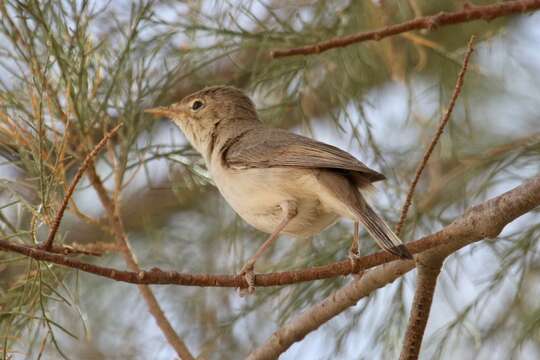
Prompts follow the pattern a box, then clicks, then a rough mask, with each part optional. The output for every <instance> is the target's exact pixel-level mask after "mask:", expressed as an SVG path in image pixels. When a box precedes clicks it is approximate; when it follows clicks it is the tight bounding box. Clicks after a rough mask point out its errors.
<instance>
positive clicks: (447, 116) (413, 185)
mask: <svg viewBox="0 0 540 360" xmlns="http://www.w3.org/2000/svg"><path fill="white" fill-rule="evenodd" d="M473 42H474V36H472V37H471V39H470V40H469V45H468V47H467V53H466V54H465V59H464V60H463V66H462V67H461V70H460V72H459V75H458V78H457V81H456V87H455V88H454V93H453V94H452V98H451V99H450V103H449V104H448V109H447V110H446V112H445V113H444V115H443V117H442V119H441V122H440V123H439V127H438V128H437V131H436V132H435V135H433V139H432V140H431V143H430V144H429V146H428V148H427V150H426V152H425V153H424V156H423V158H422V161H421V162H420V165H418V168H417V169H416V173H415V174H414V179H413V181H412V182H411V185H410V187H409V191H408V192H407V198H406V199H405V204H404V205H403V208H402V209H401V214H400V216H399V222H398V224H397V226H396V234H398V235H399V234H400V233H401V229H402V227H403V223H404V222H405V218H406V217H407V213H408V212H409V207H410V206H411V201H412V197H413V195H414V191H415V189H416V185H417V184H418V180H420V176H421V175H422V172H423V171H424V168H425V167H426V164H427V162H428V160H429V157H430V156H431V153H432V152H433V149H435V146H436V145H437V143H438V142H439V139H440V138H441V135H442V133H443V131H444V127H445V126H446V124H447V123H448V121H449V120H450V115H452V111H453V110H454V107H455V105H456V101H457V99H458V97H459V94H460V93H461V88H462V87H463V80H464V78H465V73H466V72H467V68H468V66H469V60H470V58H471V54H472V52H473Z"/></svg>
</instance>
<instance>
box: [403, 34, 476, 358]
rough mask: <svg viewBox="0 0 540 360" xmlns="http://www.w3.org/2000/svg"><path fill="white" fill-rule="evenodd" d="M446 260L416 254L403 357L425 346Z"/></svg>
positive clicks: (466, 62) (432, 145)
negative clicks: (434, 301)
mask: <svg viewBox="0 0 540 360" xmlns="http://www.w3.org/2000/svg"><path fill="white" fill-rule="evenodd" d="M473 42H474V36H472V37H471V39H470V40H469V45H468V47H467V52H466V54H465V59H464V60H463V66H462V67H461V70H460V72H459V75H458V79H457V81H456V87H455V89H454V93H453V94H452V98H451V99H450V104H449V105H448V109H447V110H446V112H445V114H444V116H443V118H442V120H441V122H440V124H439V128H438V129H437V132H436V133H435V135H434V137H433V140H432V141H431V143H430V144H429V147H428V149H427V151H426V153H425V154H424V157H423V159H422V162H421V163H420V165H419V166H418V169H416V174H415V176H414V180H413V181H412V183H411V186H410V188H409V192H408V193H407V199H406V200H405V204H404V205H403V209H402V211H401V215H400V218H399V223H398V226H397V228H396V232H397V233H398V234H399V233H400V231H401V229H402V226H403V223H404V222H405V218H406V216H407V212H408V210H409V207H410V205H411V200H412V196H413V194H414V190H415V188H416V185H417V184H418V180H419V179H420V175H422V171H423V170H424V168H425V166H426V164H427V162H428V160H429V157H430V156H431V153H432V152H433V149H434V148H435V145H437V142H438V141H439V139H440V137H441V135H442V132H443V130H444V127H445V125H446V124H447V123H448V120H449V119H450V115H451V114H452V110H453V109H454V106H455V104H456V101H457V98H458V97H459V94H460V92H461V88H462V86H463V80H464V78H465V73H466V72H467V68H468V65H469V59H470V57H471V54H472V52H473ZM443 260H444V257H442V258H441V257H429V256H423V255H420V256H418V257H417V258H416V262H417V265H416V266H417V278H416V291H415V293H414V300H413V305H412V308H411V315H410V316H409V324H408V325H407V331H406V332H405V340H404V342H403V347H402V350H401V355H400V360H413V359H417V358H418V355H419V354H420V347H421V346H422V339H423V338H424V332H425V330H426V325H427V321H428V319H429V312H430V310H431V304H432V303H433V295H434V294H435V287H436V286H437V278H438V277H439V273H440V272H441V267H442V265H443Z"/></svg>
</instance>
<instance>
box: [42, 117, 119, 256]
mask: <svg viewBox="0 0 540 360" xmlns="http://www.w3.org/2000/svg"><path fill="white" fill-rule="evenodd" d="M122 125H123V124H122V123H120V124H118V125H116V126H115V127H114V128H113V129H112V130H111V131H109V132H108V133H106V134H105V136H104V137H103V139H101V141H100V142H99V143H97V145H96V146H95V147H94V148H93V149H92V151H90V152H89V153H88V155H86V157H85V158H84V161H83V163H82V164H81V167H79V169H78V170H77V173H76V174H75V177H74V178H73V180H72V181H71V184H70V185H69V188H68V191H67V192H66V196H64V200H63V201H62V205H61V206H60V209H59V210H58V213H57V214H56V217H55V218H54V222H53V224H52V227H51V231H50V232H49V236H48V237H47V240H46V241H45V242H44V243H43V244H42V245H41V247H42V248H43V249H44V250H50V249H51V247H52V246H53V242H54V237H55V236H56V232H57V231H58V228H59V227H60V222H61V221H62V217H63V216H64V212H65V211H66V209H67V206H68V204H69V200H70V199H71V196H73V192H74V191H75V187H77V184H78V183H79V181H80V180H81V178H82V176H83V174H84V172H85V171H86V169H88V166H90V164H91V163H92V161H93V159H94V157H95V156H96V155H97V154H98V153H99V152H100V151H101V149H103V147H104V146H105V145H106V144H107V142H108V141H109V139H110V138H111V137H112V136H113V135H114V134H115V133H116V132H117V131H118V129H120V127H122Z"/></svg>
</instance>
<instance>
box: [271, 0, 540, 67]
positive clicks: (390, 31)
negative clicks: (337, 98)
mask: <svg viewBox="0 0 540 360" xmlns="http://www.w3.org/2000/svg"><path fill="white" fill-rule="evenodd" d="M538 9H540V0H521V1H505V2H501V3H497V4H492V5H483V6H475V5H471V4H469V3H466V5H465V6H464V7H463V9H462V10H459V11H453V12H440V13H438V14H435V15H431V16H424V17H421V18H417V19H413V20H409V21H405V22H402V23H399V24H395V25H390V26H386V27H384V28H381V29H377V30H373V31H365V32H359V33H355V34H351V35H346V36H338V37H334V38H332V39H330V40H326V41H322V42H319V43H316V44H312V45H306V46H301V47H296V48H290V49H277V50H274V51H272V52H271V56H272V57H273V58H281V57H286V56H295V55H311V54H320V53H322V52H325V51H328V50H330V49H334V48H339V47H345V46H349V45H352V44H355V43H359V42H363V41H368V40H375V41H379V40H381V39H384V38H386V37H388V36H392V35H397V34H401V33H404V32H408V31H412V30H420V29H428V30H433V29H435V28H438V27H441V26H446V25H454V24H459V23H464V22H470V21H474V20H485V21H490V20H493V19H495V18H498V17H502V16H508V15H512V14H520V13H525V12H528V11H533V10H538Z"/></svg>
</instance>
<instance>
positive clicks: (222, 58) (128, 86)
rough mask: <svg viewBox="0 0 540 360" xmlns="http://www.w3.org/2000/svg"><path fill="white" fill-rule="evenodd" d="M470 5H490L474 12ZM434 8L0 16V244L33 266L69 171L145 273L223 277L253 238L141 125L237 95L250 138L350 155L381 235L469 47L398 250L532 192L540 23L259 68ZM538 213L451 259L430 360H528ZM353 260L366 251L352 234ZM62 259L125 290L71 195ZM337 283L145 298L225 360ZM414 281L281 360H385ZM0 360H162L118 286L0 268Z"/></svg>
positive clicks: (143, 320)
mask: <svg viewBox="0 0 540 360" xmlns="http://www.w3.org/2000/svg"><path fill="white" fill-rule="evenodd" d="M473 3H474V4H476V5H482V4H489V3H495V2H494V1H473ZM464 4H465V2H464V1H461V0H445V1H424V0H406V1H383V0H380V1H375V0H373V1H339V0H336V1H323V0H318V1H317V0H306V1H294V2H289V1H279V0H267V1H263V0H258V1H248V0H246V1H244V0H236V1H232V0H231V1H210V0H208V1H205V0H202V1H166V0H155V1H101V0H94V1H84V0H77V1H68V0H60V1H46V0H44V1H37V0H35V1H30V0H28V1H12V0H6V1H4V2H2V3H1V4H0V13H1V16H0V68H1V70H0V191H1V192H0V236H1V237H2V238H3V239H10V241H14V242H20V243H25V244H32V243H36V242H38V241H43V240H44V239H45V238H46V237H47V233H48V229H49V225H50V223H51V219H52V218H54V214H55V213H56V211H57V209H58V208H59V206H60V204H61V201H62V199H63V197H64V195H65V193H66V189H67V186H68V185H69V183H70V181H71V179H72V178H73V176H74V174H75V173H76V171H77V169H78V168H79V166H80V164H81V162H82V160H83V159H84V156H85V154H86V153H88V151H90V149H92V148H93V147H94V145H95V144H96V143H97V142H98V141H99V140H100V139H101V138H102V137H103V135H104V134H105V133H106V132H107V131H108V130H110V129H111V128H112V127H114V126H115V125H116V124H118V123H119V122H123V123H124V126H123V127H122V129H121V130H120V131H119V133H118V135H117V136H115V137H114V138H113V139H112V140H111V142H110V143H109V145H108V146H107V147H106V149H105V150H104V151H103V152H102V153H101V155H100V156H99V158H98V159H97V160H96V168H97V172H98V174H99V175H100V176H101V177H102V179H103V181H104V184H105V187H106V188H107V189H108V190H109V191H111V192H113V191H114V192H115V193H116V194H118V197H116V198H115V199H114V200H115V201H117V202H118V203H119V204H120V206H121V215H122V219H123V221H124V223H125V228H126V232H127V235H128V237H129V241H130V243H131V245H132V247H133V252H134V253H135V254H136V256H137V258H138V260H139V263H140V266H141V268H145V269H149V268H151V267H159V268H161V269H164V270H176V271H183V272H192V273H234V272H237V271H238V270H239V269H240V267H241V266H242V264H243V263H244V261H245V260H246V259H247V258H248V257H249V256H250V255H251V254H252V253H253V252H254V251H255V250H256V249H257V248H258V246H259V245H260V244H261V243H262V241H263V240H264V239H265V237H266V235H264V234H262V233H260V232H258V231H257V230H255V229H253V228H252V227H250V226H249V225H247V224H246V223H244V222H243V221H242V220H241V219H239V218H238V217H237V216H236V215H235V214H234V212H233V211H232V210H231V209H230V207H229V206H228V205H227V204H226V202H225V201H224V200H223V199H222V198H221V196H220V195H219V193H218V191H217V190H216V188H214V187H213V186H212V181H211V179H209V178H208V175H207V172H206V170H205V168H204V164H203V162H202V160H201V158H200V157H199V156H198V155H197V154H196V153H195V152H194V151H193V150H192V149H191V148H190V146H189V145H188V144H187V143H186V140H185V138H184V136H183V135H182V134H181V132H180V131H179V130H178V129H177V128H176V127H175V126H174V125H173V124H172V123H171V122H170V121H168V120H166V119H161V120H159V119H158V120H156V119H153V118H150V117H149V116H147V115H145V114H144V113H143V110H144V109H145V108H147V107H151V106H154V105H165V104H170V103H172V102H175V101H179V100H180V99H181V98H182V97H184V96H185V95H188V94H189V93H191V92H193V91H196V90H199V89H201V88H203V87H204V86H209V85H215V84H228V85H234V86H237V87H240V88H242V89H244V90H245V91H246V92H247V93H248V94H249V95H250V96H251V97H252V99H253V100H254V102H255V103H256V105H257V108H258V110H259V114H260V117H261V119H262V121H263V122H265V123H267V124H268V125H269V126H274V127H282V128H287V129H290V130H291V131H294V132H296V133H299V134H303V135H307V136H310V137H313V138H316V139H317V140H321V141H325V142H328V143H330V144H333V145H336V146H338V147H340V148H342V149H345V150H347V151H349V152H351V153H352V154H354V155H355V156H357V157H358V158H359V159H361V160H362V161H363V162H365V163H366V164H368V165H369V166H370V167H373V168H375V169H377V170H379V171H381V172H382V173H384V174H385V175H386V176H387V178H388V180H387V181H385V182H383V183H378V184H377V188H378V190H379V191H378V192H377V194H376V195H375V196H374V198H373V200H372V201H373V202H374V203H375V204H376V206H377V208H378V209H380V211H381V213H382V214H383V216H384V217H385V219H387V221H388V222H389V223H390V224H395V223H396V222H397V220H398V218H399V212H400V209H401V207H402V205H403V202H404V198H405V195H406V191H407V189H408V186H409V184H410V181H411V180H412V177H413V175H414V171H415V169H416V167H417V164H418V162H419V160H420V159H421V157H422V154H423V152H424V150H425V148H426V147H427V145H428V144H429V142H430V139H431V137H432V135H433V134H434V132H435V131H436V128H437V124H438V122H439V120H440V118H441V114H442V112H443V111H444V110H445V107H446V106H447V104H448V101H449V98H450V96H451V94H452V90H453V87H454V84H455V80H456V78H457V74H458V72H459V69H460V66H461V62H462V60H463V55H464V53H465V50H466V44H467V42H468V40H469V38H470V36H471V35H476V36H477V42H476V51H475V53H474V54H473V58H472V64H471V66H470V68H469V70H468V73H467V75H466V80H465V86H464V88H463V91H462V93H461V95H460V99H459V101H458V104H457V106H456V108H455V110H454V113H453V116H452V117H451V120H450V122H449V124H448V126H447V128H446V130H445V133H444V135H443V136H442V138H441V140H440V142H439V144H438V146H437V148H436V149H435V152H434V154H433V155H432V158H431V160H430V162H429V164H428V167H427V169H426V170H425V172H424V174H423V175H422V179H421V181H420V183H419V187H418V189H417V191H416V194H415V196H414V199H413V206H412V208H411V211H410V212H409V216H408V221H407V222H406V226H405V228H404V231H403V232H402V234H403V235H402V237H403V238H404V239H405V241H412V240H414V239H417V238H418V237H420V236H422V235H425V234H429V233H431V232H433V231H436V230H438V229H440V228H441V227H443V226H445V225H447V224H449V223H450V222H451V221H452V220H453V219H454V218H455V217H456V216H459V215H460V214H461V213H462V212H463V211H464V210H465V209H466V208H468V207H470V206H472V205H475V204H478V203H480V202H482V201H484V200H486V199H487V198H489V197H492V196H495V195H498V194H500V193H502V192H504V191H506V190H509V189H511V188H512V187H514V186H516V185H518V184H520V183H521V182H523V181H524V180H525V179H527V178H530V177H532V176H533V175H536V174H538V173H539V171H540V105H539V104H540V13H529V14H525V15H522V16H515V17H506V18H499V19H496V20H493V21H491V22H489V23H486V22H484V21H476V22H471V23H465V24H460V25H453V26H445V27H441V28H439V29H436V30H434V31H431V32H426V31H415V32H411V33H405V34H401V35H397V36H393V37H391V38H388V39H385V40H382V41H380V42H366V43H361V44H355V45H352V46H349V47H347V48H340V49H335V50H331V51H328V52H325V53H322V54H318V55H310V56H296V57H290V58H283V59H272V58H271V56H270V51H271V50H272V49H276V48H286V47H293V46H298V45H304V44H308V43H313V42H317V41H321V40H325V39H328V38H330V37H333V36H339V35H345V34H349V33H354V32H358V31H362V30H372V29H376V28H380V27H384V26H385V25H389V24H393V23H399V22H402V21H406V20H408V19H411V18H414V17H419V16H424V15H429V14H435V13H437V12H440V11H453V10H458V9H461V8H462V7H463V5H464ZM538 219H539V211H538V210H536V211H535V212H531V213H529V214H527V215H526V216H523V217H522V218H520V219H518V220H517V221H515V222H514V223H512V224H511V225H509V226H507V227H506V228H505V230H504V231H503V233H502V234H501V235H500V237H499V238H498V239H497V240H496V241H483V242H480V243H477V244H474V245H471V246H468V247H466V248H464V249H462V250H461V251H459V252H458V253H456V254H454V255H452V256H451V257H450V258H449V259H448V261H447V262H446V264H445V266H444V268H443V271H442V273H441V276H440V280H439V283H438V287H437V291H436V296H435V299H434V305H433V308H432V310H431V317H430V319H429V322H428V327H427V333H426V337H425V338H424V343H423V348H422V354H421V358H424V359H455V358H461V359H509V358H513V359H536V358H539V357H540V300H539V299H540V285H539V284H540V281H539V280H540V257H539V254H538V251H539V250H540V248H539V245H538V238H539V235H540V222H539V221H538ZM351 237H352V224H351V223H349V222H346V221H343V222H340V223H338V224H336V225H335V226H333V227H332V228H330V229H328V230H326V231H325V232H323V233H322V234H320V235H318V236H315V237H314V238H313V239H307V240H292V239H289V238H287V237H282V238H281V239H280V240H279V241H278V243H277V245H276V246H274V248H272V249H271V253H269V254H268V255H267V256H266V257H264V258H263V259H262V260H260V261H259V262H258V263H257V266H258V271H260V272H270V271H277V270H285V269H291V268H298V267H309V266H314V265H319V264H324V263H328V262H332V261H336V260H341V259H345V258H346V257H347V250H348V246H349V244H350V241H351ZM361 239H362V254H368V253H370V252H373V251H376V248H375V246H374V244H373V242H372V240H371V239H370V237H369V236H368V235H367V234H366V233H365V232H362V234H361ZM56 241H57V243H65V244H73V243H76V244H80V245H87V246H90V245H92V246H100V247H101V248H104V247H106V245H104V244H110V246H109V247H107V249H108V250H109V251H108V252H107V253H106V254H104V255H103V256H100V257H90V256H85V257H82V260H84V261H91V262H94V263H97V264H100V265H105V266H111V267H116V268H119V269H124V268H125V264H124V261H123V259H122V256H121V255H120V254H119V253H118V251H117V249H116V248H115V246H113V245H114V244H115V240H114V238H113V236H112V235H111V228H110V226H109V223H108V221H107V216H106V214H105V210H104V208H103V206H102V204H101V203H100V201H99V199H98V197H97V195H96V192H95V190H94V188H93V187H92V186H91V184H90V182H89V181H88V179H86V178H83V180H82V181H81V183H80V184H79V186H78V188H77V191H76V192H75V194H74V197H73V201H72V202H71V203H70V207H69V208H68V211H67V212H66V215H65V217H64V219H63V222H62V225H61V228H60V231H59V233H58V236H57V240H56ZM348 280H349V279H348V278H338V279H331V280H324V281H315V282H311V283H305V284H299V285H294V286H285V287H271V288H258V289H257V292H256V295H255V296H251V297H248V298H240V297H239V296H238V294H237V293H236V292H235V291H234V289H229V288H224V289H220V288H198V287H197V288H195V287H194V288H191V287H181V286H152V289H153V290H154V292H155V293H156V296H157V298H158V300H159V302H160V304H161V306H162V307H163V309H164V311H165V313H166V315H167V317H168V318H169V319H170V320H171V322H172V324H173V326H174V328H175V330H176V331H177V332H178V333H179V335H180V337H181V338H182V339H184V340H185V341H186V343H187V345H188V347H189V348H190V350H192V352H193V353H195V354H197V355H199V354H200V356H201V358H203V359H206V358H208V359H239V358H243V357H245V356H246V355H247V354H248V352H249V351H250V350H252V349H253V348H255V347H256V345H258V344H261V343H262V342H263V341H264V340H265V339H267V338H268V337H269V336H270V335H271V334H272V332H273V331H275V330H276V329H277V328H278V327H279V326H280V325H281V324H283V323H285V322H286V321H287V320H288V319H290V318H291V317H292V316H293V315H295V314H297V313H298V312H299V311H301V310H303V309H305V308H307V307H308V306H309V305H311V304H314V303H316V302H317V301H319V300H321V299H323V298H324V297H325V296H327V295H328V294H330V293H331V292H332V291H333V290H335V289H337V288H339V287H340V286H342V285H343V284H345V283H346V282H347V281H348ZM413 293H414V272H412V273H410V274H408V275H406V276H404V277H403V278H401V279H399V281H396V282H394V283H392V284H391V285H388V286H386V287H385V288H383V289H380V290H379V291H377V292H375V293H373V294H372V295H371V296H370V297H369V298H367V299H364V300H362V301H360V302H359V303H358V304H357V305H356V306H354V307H352V308H350V309H349V310H347V311H345V312H344V313H342V314H341V315H340V316H338V317H337V318H335V319H333V320H331V321H329V322H328V323H327V324H325V325H324V326H322V327H321V328H320V329H319V330H317V331H316V332H314V333H312V334H310V335H308V336H307V337H306V338H305V339H304V340H303V341H301V342H299V343H297V344H295V345H294V346H293V347H291V349H289V351H287V352H286V353H285V354H284V355H283V356H282V359H338V358H339V359H353V358H354V359H394V358H397V357H398V354H399V351H400V345H401V342H402V339H403V334H404V331H405V326H406V324H407V317H408V313H409V309H410V304H411V301H412V300H411V299H412V296H413ZM0 349H2V353H3V356H4V358H11V359H35V358H43V359H60V358H62V357H66V358H69V359H171V358H174V357H175V356H176V354H175V352H174V351H173V350H172V349H171V347H170V346H169V345H168V343H167V342H166V340H165V338H164V337H163V335H162V333H161V331H160V330H159V328H158V327H157V325H156V324H155V321H154V319H153V318H152V317H151V315H150V314H149V313H148V311H147V306H146V304H145V302H144V300H143V299H142V297H141V296H140V293H139V291H138V290H137V288H136V287H135V286H133V285H129V284H125V283H120V282H114V281H111V280H108V279H103V278H99V277H96V276H93V275H88V274H85V273H79V272H77V271H74V270H66V269H65V268H61V267H59V266H55V265H50V264H46V263H37V262H35V261H33V260H29V259H27V258H24V257H21V256H18V255H16V254H11V253H6V252H0Z"/></svg>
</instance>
